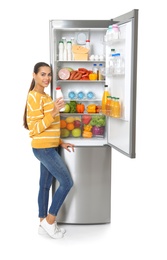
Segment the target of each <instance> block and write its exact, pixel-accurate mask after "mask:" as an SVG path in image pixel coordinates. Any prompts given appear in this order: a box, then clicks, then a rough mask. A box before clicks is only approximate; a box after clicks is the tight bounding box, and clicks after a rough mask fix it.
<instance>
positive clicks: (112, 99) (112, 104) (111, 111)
mask: <svg viewBox="0 0 167 260" xmlns="http://www.w3.org/2000/svg"><path fill="white" fill-rule="evenodd" d="M114 105H115V97H111V110H110V116H112V117H114Z"/></svg>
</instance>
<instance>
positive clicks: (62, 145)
mask: <svg viewBox="0 0 167 260" xmlns="http://www.w3.org/2000/svg"><path fill="white" fill-rule="evenodd" d="M60 146H61V147H63V148H64V149H66V150H67V151H68V152H71V150H72V151H73V152H74V144H70V143H62V144H61V145H60ZM69 148H71V150H70V149H69Z"/></svg>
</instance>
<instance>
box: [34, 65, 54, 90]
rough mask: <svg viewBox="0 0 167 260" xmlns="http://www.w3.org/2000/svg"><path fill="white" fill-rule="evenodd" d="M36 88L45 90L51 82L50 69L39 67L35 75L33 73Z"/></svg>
mask: <svg viewBox="0 0 167 260" xmlns="http://www.w3.org/2000/svg"><path fill="white" fill-rule="evenodd" d="M33 77H34V80H35V85H36V87H41V88H45V87H47V86H48V85H49V83H50V81H51V78H52V76H51V68H50V67H47V66H46V67H40V68H39V71H38V73H37V74H35V73H33Z"/></svg>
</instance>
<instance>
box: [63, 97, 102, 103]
mask: <svg viewBox="0 0 167 260" xmlns="http://www.w3.org/2000/svg"><path fill="white" fill-rule="evenodd" d="M71 100H74V101H79V102H84V101H88V102H91V103H92V102H97V101H98V102H101V99H98V98H92V99H88V98H64V101H66V102H69V101H71Z"/></svg>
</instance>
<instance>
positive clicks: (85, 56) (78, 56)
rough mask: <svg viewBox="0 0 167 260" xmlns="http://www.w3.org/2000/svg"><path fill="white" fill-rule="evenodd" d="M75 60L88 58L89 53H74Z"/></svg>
mask: <svg viewBox="0 0 167 260" xmlns="http://www.w3.org/2000/svg"><path fill="white" fill-rule="evenodd" d="M74 60H88V54H87V53H74Z"/></svg>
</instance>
